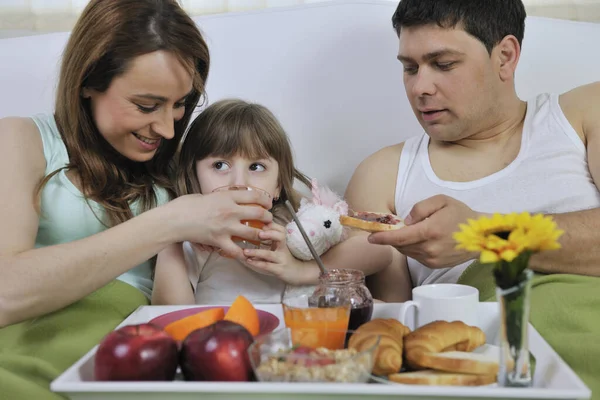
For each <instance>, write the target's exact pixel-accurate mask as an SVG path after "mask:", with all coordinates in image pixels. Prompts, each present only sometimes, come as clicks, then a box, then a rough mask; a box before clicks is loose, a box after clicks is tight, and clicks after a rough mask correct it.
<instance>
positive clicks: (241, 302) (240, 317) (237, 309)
mask: <svg viewBox="0 0 600 400" xmlns="http://www.w3.org/2000/svg"><path fill="white" fill-rule="evenodd" d="M224 319H225V320H227V321H231V322H236V323H238V324H240V325H242V326H243V327H244V328H246V329H248V332H250V333H251V334H252V336H256V335H258V334H259V332H260V323H259V320H258V313H257V312H256V309H255V308H254V306H253V305H252V303H250V301H248V299H247V298H245V297H244V296H238V297H237V298H236V299H235V301H234V302H233V304H232V305H231V307H230V308H229V310H228V311H227V314H225V318H224Z"/></svg>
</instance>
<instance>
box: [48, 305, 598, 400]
mask: <svg viewBox="0 0 600 400" xmlns="http://www.w3.org/2000/svg"><path fill="white" fill-rule="evenodd" d="M188 307H194V306H144V307H140V308H138V309H137V310H136V311H135V312H133V313H132V314H131V315H130V316H129V317H128V318H127V319H126V320H125V321H123V322H122V323H121V325H119V326H123V325H130V324H139V323H143V322H148V321H149V320H151V319H152V318H155V317H157V316H159V315H162V314H165V313H167V312H171V311H176V310H180V309H183V308H188ZM403 307H404V305H403V304H402V303H384V304H375V308H374V311H373V318H398V316H399V315H400V312H401V311H402V308H403ZM256 308H257V309H261V310H265V311H268V312H270V313H272V314H274V315H276V316H277V317H278V318H279V319H280V325H279V327H283V326H284V324H283V310H282V308H281V305H280V304H265V305H257V306H256ZM498 314H499V310H498V304H497V303H480V304H479V308H478V318H479V324H478V325H479V327H480V328H481V329H483V331H484V332H485V333H486V336H487V339H488V340H487V342H488V343H489V344H497V340H498V332H499V322H498V321H499V320H498ZM408 317H409V318H411V317H412V314H411V311H409V313H408ZM409 326H410V324H409ZM411 328H412V327H411ZM529 328H530V330H529V345H530V350H531V353H532V354H533V355H534V357H535V358H536V369H535V376H534V387H532V388H527V389H514V388H499V387H447V386H413V385H398V384H389V385H385V384H376V383H370V384H336V383H323V384H305V383H262V382H239V383H237V382H236V383H231V382H227V383H224V382H183V381H173V382H94V381H93V365H94V354H95V352H96V348H97V347H98V346H96V347H94V348H93V349H92V350H90V351H89V352H88V353H87V354H86V355H85V356H83V357H82V358H81V359H80V360H79V361H77V362H76V363H75V364H73V365H72V366H71V367H70V368H69V369H67V370H66V371H65V372H64V373H63V374H62V375H61V376H59V377H58V378H57V379H56V380H54V381H53V382H52V384H51V386H50V388H51V389H52V390H53V391H55V392H59V393H63V394H65V395H67V396H69V398H71V399H73V400H91V399H110V400H117V399H118V400H134V399H143V400H154V399H156V400H158V399H160V400H163V399H169V400H171V399H172V400H183V399H190V400H192V399H194V400H198V399H202V400H213V399H222V400H224V399H227V400H236V399H244V400H246V399H248V400H250V399H252V400H258V399H260V400H263V399H264V400H267V399H283V398H285V399H286V400H296V399H298V400H299V399H311V400H316V399H340V400H341V399H365V398H366V399H377V400H383V399H419V400H429V399H443V400H450V399H466V398H469V399H476V398H486V399H487V398H492V399H573V400H574V399H589V398H590V396H591V392H590V390H589V389H588V388H587V387H586V386H585V384H584V383H583V382H582V381H581V379H579V377H578V376H577V375H576V374H575V373H574V372H573V370H571V368H570V367H569V366H568V365H567V364H565V362H564V361H563V360H562V359H561V358H560V357H559V356H558V355H557V354H556V352H554V350H553V349H552V348H551V347H550V346H549V345H548V343H546V341H545V340H544V339H543V338H542V336H541V335H540V334H539V333H538V332H537V331H536V330H535V328H533V326H531V324H530V325H529Z"/></svg>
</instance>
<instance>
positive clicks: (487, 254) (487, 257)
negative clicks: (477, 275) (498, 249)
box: [479, 250, 500, 264]
mask: <svg viewBox="0 0 600 400" xmlns="http://www.w3.org/2000/svg"><path fill="white" fill-rule="evenodd" d="M499 260H500V257H498V254H496V253H494V252H493V251H489V250H483V251H482V252H481V254H480V256H479V261H480V262H481V263H483V264H485V263H494V262H497V261H499Z"/></svg>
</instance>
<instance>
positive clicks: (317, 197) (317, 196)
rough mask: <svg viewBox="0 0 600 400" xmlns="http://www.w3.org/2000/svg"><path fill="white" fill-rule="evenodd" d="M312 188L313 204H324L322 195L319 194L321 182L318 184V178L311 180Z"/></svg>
mask: <svg viewBox="0 0 600 400" xmlns="http://www.w3.org/2000/svg"><path fill="white" fill-rule="evenodd" d="M310 183H311V186H312V195H313V197H312V202H313V203H314V204H323V203H322V202H321V193H319V182H317V179H316V178H313V179H311V181H310Z"/></svg>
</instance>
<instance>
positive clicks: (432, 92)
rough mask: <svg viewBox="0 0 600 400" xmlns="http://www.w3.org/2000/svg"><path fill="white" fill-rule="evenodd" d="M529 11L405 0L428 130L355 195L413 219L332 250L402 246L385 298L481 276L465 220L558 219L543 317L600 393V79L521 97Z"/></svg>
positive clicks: (535, 261) (545, 260) (371, 207)
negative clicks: (521, 215)
mask: <svg viewBox="0 0 600 400" xmlns="http://www.w3.org/2000/svg"><path fill="white" fill-rule="evenodd" d="M525 17H526V13H525V8H524V6H523V3H522V1H521V0H485V1H484V0H402V1H401V2H400V3H399V5H398V8H397V10H396V12H395V14H394V16H393V26H394V28H395V30H396V33H397V35H398V38H399V51H398V60H399V61H400V62H401V63H402V66H403V69H404V86H405V90H406V95H407V97H408V99H409V101H410V104H411V106H412V108H413V111H414V113H415V115H416V117H417V119H418V120H419V122H420V124H421V126H422V127H423V129H424V131H425V132H424V133H423V134H421V135H419V136H415V137H412V138H411V139H409V140H407V141H406V142H404V143H400V144H397V145H394V146H390V147H387V148H384V149H382V150H380V151H378V152H376V153H374V154H372V155H371V156H369V157H368V158H367V159H365V160H364V161H363V162H362V163H361V164H360V165H359V166H358V168H357V169H356V171H355V173H354V175H353V177H352V179H351V181H350V183H349V185H348V189H347V192H346V199H347V201H348V203H349V206H350V208H352V209H354V210H366V211H380V212H386V213H393V214H397V215H399V216H400V217H402V218H405V222H406V225H407V226H406V227H404V228H402V229H399V230H395V231H389V232H382V233H376V234H372V235H369V236H368V242H367V240H365V238H367V235H366V234H363V235H354V236H353V237H352V238H350V239H349V240H348V241H347V242H348V243H347V244H346V245H341V246H339V249H333V251H332V253H333V254H335V255H337V254H340V253H342V251H343V252H345V253H346V254H347V255H346V257H348V258H351V257H350V256H351V255H354V254H356V255H361V254H364V255H367V254H371V253H373V254H374V251H371V248H370V247H369V246H372V245H373V244H376V245H391V246H393V247H394V248H396V249H397V250H398V252H396V254H395V255H394V257H395V259H396V261H395V263H394V264H390V267H388V268H385V269H384V270H380V271H378V272H377V273H375V274H374V275H372V276H370V277H369V279H370V280H371V283H372V284H373V286H371V287H372V288H373V292H374V294H375V293H376V292H381V293H383V292H387V293H389V292H390V290H392V289H393V288H394V287H395V290H396V292H402V291H405V290H406V279H410V280H412V282H411V283H412V286H419V285H423V284H430V283H437V282H457V281H458V282H461V283H465V282H468V283H471V284H473V285H474V286H478V284H479V280H480V278H481V277H482V275H481V274H480V275H479V276H478V278H477V279H474V280H473V279H471V280H470V281H465V280H464V279H465V278H464V276H463V275H468V274H467V273H465V274H463V273H464V272H465V270H466V269H467V267H468V266H469V265H470V264H472V263H473V261H474V259H475V257H476V256H477V255H475V254H469V253H467V252H465V251H460V250H456V249H455V246H456V242H455V241H454V240H453V238H452V233H453V232H455V231H457V230H458V225H459V224H460V223H463V222H466V220H467V219H468V218H477V217H478V216H479V215H481V214H482V213H486V214H489V213H495V212H499V213H509V212H521V211H529V212H531V213H544V214H548V215H552V216H553V218H554V219H555V221H556V222H557V224H558V226H559V228H560V229H562V230H564V231H565V234H564V235H563V236H562V237H561V238H560V240H559V241H560V243H561V245H562V249H560V250H556V251H548V252H542V253H539V254H536V255H535V256H533V257H532V258H531V260H530V265H529V266H530V268H531V269H533V270H534V271H536V272H538V275H537V277H536V280H534V285H533V286H534V288H533V291H532V295H531V296H532V297H531V310H532V311H531V312H532V314H531V322H532V324H533V325H534V326H535V327H536V329H537V330H538V331H539V332H540V333H541V334H542V336H544V337H545V339H546V340H547V341H548V342H549V343H550V345H551V346H552V347H553V348H554V349H555V350H556V351H557V352H558V353H559V354H560V355H561V356H562V357H563V359H565V361H567V362H568V363H569V364H570V365H571V367H572V368H573V369H574V370H575V371H576V372H577V373H578V374H579V376H580V377H581V378H582V379H583V380H584V381H585V382H586V384H587V385H588V387H590V388H591V389H592V390H593V391H594V392H595V393H598V394H600V383H599V382H598V379H597V378H598V376H600V368H599V367H600V362H598V359H599V358H600V346H597V345H593V344H592V343H596V342H597V341H596V339H597V337H598V335H599V334H600V324H599V323H597V322H596V321H599V320H600V318H599V317H600V315H599V313H600V296H598V295H597V292H598V288H599V286H600V279H598V278H597V277H598V276H599V275H600V228H599V227H600V191H599V183H600V82H597V83H592V84H589V85H586V86H582V87H578V88H576V89H573V90H571V91H570V92H567V93H564V94H561V95H555V94H541V95H539V96H537V97H536V98H534V99H529V101H527V102H525V101H523V100H521V99H519V98H518V97H517V94H516V91H515V83H514V76H515V70H516V68H517V64H518V61H519V56H520V52H521V43H522V39H523V35H524V26H525ZM415 133H416V132H415ZM369 243H370V244H369ZM376 247H377V246H376ZM380 247H381V248H388V246H380ZM353 248H355V249H356V250H353ZM359 250H360V251H359ZM367 250H368V251H367ZM352 251H354V254H351V252H352ZM382 254H384V252H382ZM340 258H341V256H340ZM407 266H408V271H409V272H410V278H407V276H406V275H407V274H406V267H407ZM483 269H484V268H482V267H481V266H479V265H475V267H474V268H472V269H470V270H469V272H470V271H473V270H477V271H479V270H483ZM487 278H491V274H489V271H488V276H487ZM479 288H480V294H481V296H482V299H486V300H488V299H493V297H494V296H493V293H492V295H491V296H490V297H486V296H484V295H483V285H481V286H479ZM488 288H489V285H488ZM488 292H489V291H488ZM492 292H493V285H492ZM381 297H383V296H381ZM398 297H402V295H401V294H400V295H398ZM396 301H398V300H396Z"/></svg>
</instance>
